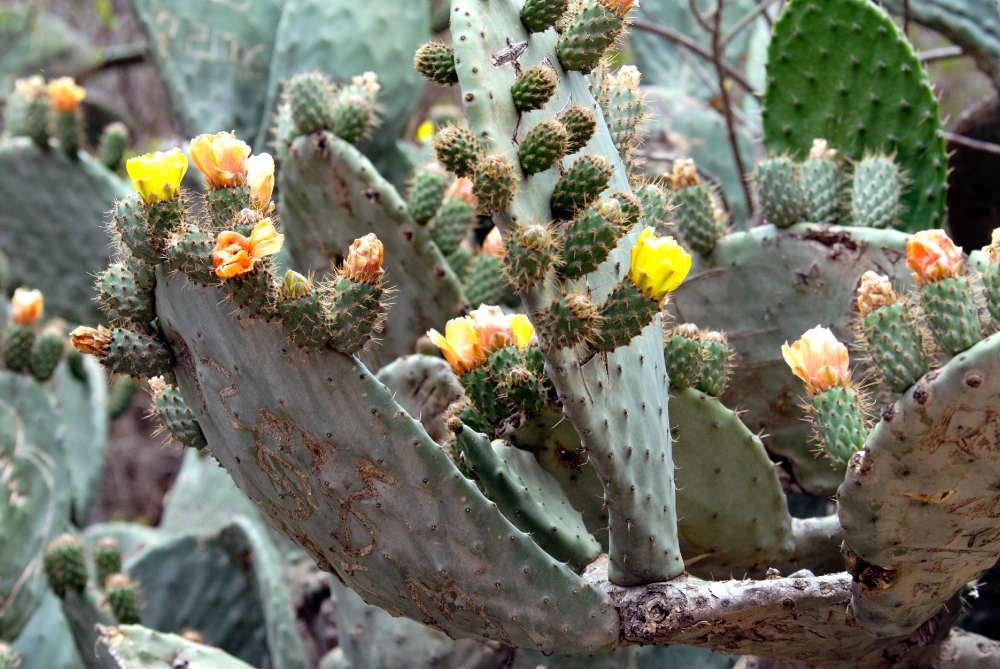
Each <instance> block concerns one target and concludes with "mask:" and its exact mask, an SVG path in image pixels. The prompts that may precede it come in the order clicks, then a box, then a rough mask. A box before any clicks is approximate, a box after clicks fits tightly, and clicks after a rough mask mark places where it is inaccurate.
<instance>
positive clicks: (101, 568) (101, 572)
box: [92, 537, 122, 589]
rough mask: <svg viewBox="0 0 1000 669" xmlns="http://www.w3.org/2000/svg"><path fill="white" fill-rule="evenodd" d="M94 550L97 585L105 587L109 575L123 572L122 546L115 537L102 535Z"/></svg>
mask: <svg viewBox="0 0 1000 669" xmlns="http://www.w3.org/2000/svg"><path fill="white" fill-rule="evenodd" d="M92 552H93V554H94V573H95V575H96V576H97V586H98V587H99V588H101V589H103V588H104V586H105V584H106V583H107V582H108V577H109V576H113V575H115V574H118V573H121V570H122V547H121V545H120V544H119V543H118V540H117V539H115V538H114V537H101V538H100V539H98V540H97V544H96V545H95V546H94V548H93V550H92Z"/></svg>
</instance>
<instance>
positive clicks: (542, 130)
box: [517, 121, 569, 175]
mask: <svg viewBox="0 0 1000 669" xmlns="http://www.w3.org/2000/svg"><path fill="white" fill-rule="evenodd" d="M568 140H569V137H568V135H567V134H566V129H565V128H564V127H563V125H562V123H559V121H543V122H542V123H539V124H538V125H536V126H535V127H534V128H532V129H531V130H529V131H528V134H527V135H525V136H524V139H522V140H521V146H520V148H518V151H517V156H518V160H519V162H520V163H521V169H522V170H523V171H524V173H525V174H527V175H531V174H536V173H538V172H544V171H545V170H547V169H549V168H550V167H552V165H554V164H555V162H556V161H557V160H559V159H560V158H562V157H563V156H564V155H565V153H566V143H567V141H568Z"/></svg>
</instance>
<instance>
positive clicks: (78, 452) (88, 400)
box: [55, 355, 109, 526]
mask: <svg viewBox="0 0 1000 669" xmlns="http://www.w3.org/2000/svg"><path fill="white" fill-rule="evenodd" d="M83 367H84V369H85V370H86V371H87V380H86V381H80V380H79V379H77V378H76V377H75V376H73V373H72V372H71V371H70V370H69V366H68V365H65V364H61V365H59V367H58V369H56V374H55V395H56V398H57V399H58V401H59V413H60V415H61V417H62V423H63V425H65V426H66V428H65V434H64V438H65V442H66V449H65V450H66V458H67V461H68V464H69V473H70V477H71V478H72V481H73V518H74V519H75V520H76V522H77V524H78V525H81V526H82V525H84V524H85V523H86V520H87V516H88V514H89V513H90V504H91V502H92V501H93V499H94V494H95V493H96V492H97V484H98V483H99V481H100V478H101V469H102V468H103V467H104V453H105V451H106V450H107V445H108V421H109V419H108V406H107V405H108V380H107V374H105V372H104V368H103V367H101V364H100V363H99V362H97V360H96V359H95V358H94V357H93V356H89V355H87V356H83Z"/></svg>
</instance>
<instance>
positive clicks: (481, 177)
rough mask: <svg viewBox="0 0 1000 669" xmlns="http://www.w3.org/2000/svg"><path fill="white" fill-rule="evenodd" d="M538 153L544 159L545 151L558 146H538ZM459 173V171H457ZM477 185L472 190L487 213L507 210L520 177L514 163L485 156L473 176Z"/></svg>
mask: <svg viewBox="0 0 1000 669" xmlns="http://www.w3.org/2000/svg"><path fill="white" fill-rule="evenodd" d="M537 148H538V152H539V153H538V154H537V156H533V158H537V159H539V160H544V158H543V154H544V152H545V151H558V148H557V147H554V146H548V147H545V148H543V147H541V146H539V147H537ZM456 174H457V173H456ZM473 181H474V182H475V186H474V188H473V190H472V192H473V193H474V194H475V196H476V202H478V203H479V208H480V210H481V211H483V212H485V213H489V214H492V213H496V212H501V211H504V210H506V209H507V208H508V207H509V206H510V203H511V200H513V199H514V194H515V193H517V189H518V183H519V181H520V178H519V177H518V176H517V172H516V171H515V168H514V165H513V164H512V163H511V162H510V161H508V160H507V159H506V158H504V157H503V156H500V155H495V154H494V155H488V156H484V157H483V158H482V160H480V161H479V164H478V165H476V171H475V174H474V176H473Z"/></svg>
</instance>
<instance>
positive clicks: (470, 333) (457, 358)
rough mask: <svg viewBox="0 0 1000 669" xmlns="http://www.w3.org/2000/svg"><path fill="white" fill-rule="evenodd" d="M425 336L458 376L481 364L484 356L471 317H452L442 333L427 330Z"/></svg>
mask: <svg viewBox="0 0 1000 669" xmlns="http://www.w3.org/2000/svg"><path fill="white" fill-rule="evenodd" d="M427 336H428V337H430V340H431V342H433V344H434V345H435V346H437V347H438V348H439V349H441V353H442V354H443V355H444V358H445V360H447V361H448V362H449V363H451V367H452V369H454V370H455V373H456V374H458V375H459V376H462V375H463V374H465V373H466V372H469V371H471V370H473V369H475V368H476V367H478V366H479V365H481V364H483V361H484V360H485V357H484V356H483V352H482V348H481V347H480V346H479V335H478V334H477V333H476V328H475V325H474V324H473V322H472V319H471V318H468V317H462V318H453V319H451V320H450V321H448V322H447V323H446V324H445V326H444V334H443V335H442V334H441V333H440V332H438V331H437V330H429V331H428V332H427Z"/></svg>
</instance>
